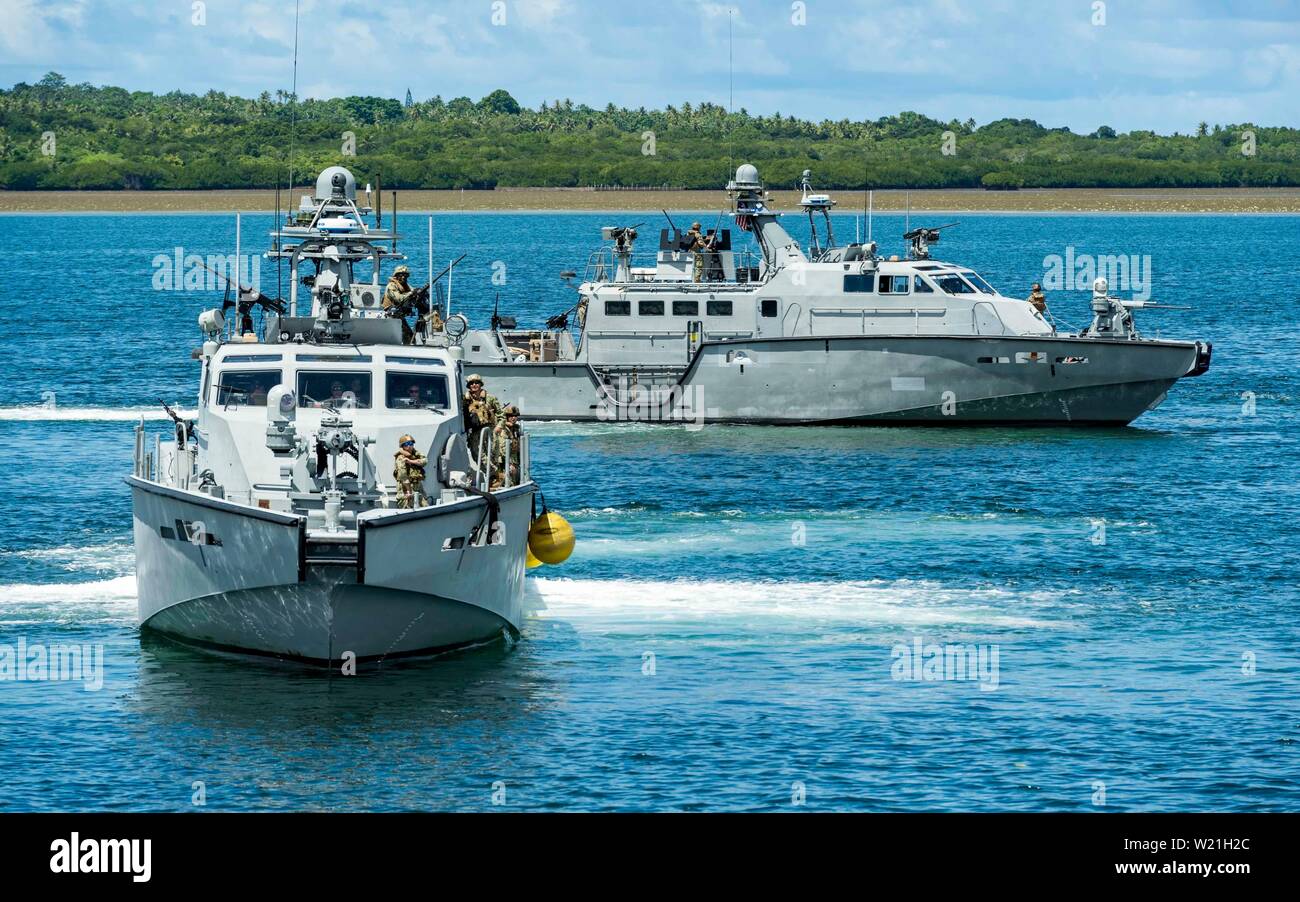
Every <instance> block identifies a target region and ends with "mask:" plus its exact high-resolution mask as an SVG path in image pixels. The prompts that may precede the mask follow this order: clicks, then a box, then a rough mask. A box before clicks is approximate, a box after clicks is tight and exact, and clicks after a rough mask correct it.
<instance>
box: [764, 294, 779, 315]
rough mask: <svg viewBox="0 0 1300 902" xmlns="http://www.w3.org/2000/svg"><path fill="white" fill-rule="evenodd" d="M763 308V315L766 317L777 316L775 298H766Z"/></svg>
mask: <svg viewBox="0 0 1300 902" xmlns="http://www.w3.org/2000/svg"><path fill="white" fill-rule="evenodd" d="M761 306H762V313H763V315H764V316H776V299H775V298H765V299H764V300H763V303H762V305H761Z"/></svg>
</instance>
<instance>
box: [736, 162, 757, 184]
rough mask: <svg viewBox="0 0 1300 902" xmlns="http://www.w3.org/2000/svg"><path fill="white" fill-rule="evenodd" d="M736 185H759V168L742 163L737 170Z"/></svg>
mask: <svg viewBox="0 0 1300 902" xmlns="http://www.w3.org/2000/svg"><path fill="white" fill-rule="evenodd" d="M736 184H738V185H757V184H758V167H756V166H754V165H753V164H751V163H742V164H740V166H738V167H737V168H736Z"/></svg>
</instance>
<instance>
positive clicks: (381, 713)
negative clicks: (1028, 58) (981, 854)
mask: <svg viewBox="0 0 1300 902" xmlns="http://www.w3.org/2000/svg"><path fill="white" fill-rule="evenodd" d="M658 216H659V214H658V213H655V214H646V216H645V217H644V218H645V219H646V220H647V221H650V220H654V219H655V218H656V217H658ZM617 221H618V220H617V219H616V218H615V217H606V216H597V215H588V214H574V215H542V214H535V215H505V214H501V215H459V216H452V215H446V216H440V217H438V218H437V220H436V235H437V240H438V247H439V256H440V257H442V256H449V255H452V253H453V251H452V250H451V249H452V248H454V249H455V251H454V253H460V252H461V251H462V250H467V251H469V253H470V256H469V257H468V258H467V260H466V263H465V264H464V267H465V268H464V271H463V273H461V271H460V270H458V273H461V274H460V275H459V276H458V279H457V281H456V283H455V286H454V292H455V295H454V298H453V304H454V306H455V307H456V308H457V309H463V310H466V311H467V312H470V313H472V314H473V315H474V316H475V317H476V318H478V319H480V320H481V319H482V318H483V317H485V316H486V315H487V314H488V313H489V312H490V309H491V305H492V295H493V292H494V291H497V290H500V292H501V304H502V308H503V310H509V311H510V312H513V313H516V314H518V315H519V317H520V319H521V322H539V321H540V320H541V319H542V318H544V317H545V316H546V315H548V314H550V313H554V312H558V311H560V310H562V309H564V308H565V307H567V306H568V305H569V304H570V303H571V302H572V300H571V292H570V290H569V289H566V287H565V286H564V284H563V283H561V281H560V280H559V278H558V275H557V274H558V273H559V271H560V270H562V269H567V268H573V267H574V266H575V265H577V267H578V268H579V270H581V263H582V262H583V261H584V260H585V259H586V254H587V252H588V251H589V250H590V249H591V246H592V245H593V244H594V243H595V242H594V240H593V239H595V238H596V235H597V232H596V228H597V227H599V226H600V225H602V224H613V223H614V222H617ZM266 227H269V218H268V217H252V216H249V217H245V219H244V229H243V236H244V241H245V247H246V248H247V247H248V242H250V241H253V242H257V241H260V240H261V239H260V234H261V233H262V232H264V230H265V228H266ZM407 228H408V229H409V230H411V231H412V232H413V234H415V235H417V236H418V237H417V239H416V240H414V241H412V242H411V244H410V246H408V247H407V250H408V251H409V252H411V253H412V254H416V253H417V246H418V248H419V256H420V257H421V259H419V260H414V261H412V265H413V269H414V270H415V276H416V277H417V280H418V281H420V282H422V281H423V277H422V276H421V273H422V272H424V271H425V270H426V269H427V266H426V264H425V261H424V260H423V242H424V238H423V235H424V228H425V226H424V223H423V221H422V220H421V219H420V218H418V217H417V216H415V215H411V216H410V218H409V219H408V220H407ZM853 228H854V224H853V221H852V218H851V217H845V218H843V219H842V220H841V223H840V229H841V233H842V234H843V233H844V232H845V231H847V233H848V234H852V232H853ZM875 229H876V237H877V239H879V238H880V236H881V235H892V234H895V233H897V232H899V231H901V221H898V218H897V217H892V218H891V217H877V218H876V221H875ZM796 231H798V230H796ZM233 240H234V225H233V221H232V218H231V217H221V216H129V217H121V218H115V217H108V216H40V217H36V216H34V217H22V216H7V217H0V259H2V260H3V261H4V273H5V276H6V279H5V282H6V300H5V301H4V311H5V322H4V327H3V331H2V332H0V343H2V344H0V348H3V351H4V362H5V365H4V367H3V369H2V370H0V434H2V435H3V437H4V441H2V442H0V471H2V472H3V473H4V474H5V477H6V478H5V479H4V480H3V481H2V482H0V486H3V488H0V491H2V492H3V493H4V496H3V497H4V504H3V505H0V646H4V645H9V646H13V645H15V644H16V643H17V642H19V641H20V640H21V641H24V642H26V643H28V644H29V645H35V644H46V645H52V644H56V643H87V644H92V645H93V644H102V645H103V647H104V661H105V665H104V684H103V687H102V688H101V689H99V690H98V691H86V690H85V689H84V688H83V686H82V685H81V684H80V683H58V682H53V683H51V682H33V681H28V682H14V681H0V717H2V718H3V723H4V729H3V730H0V810H31V809H35V810H50V809H53V810H63V809H83V808H89V809H114V810H150V809H181V810H184V809H189V808H190V807H191V804H192V796H193V795H194V792H195V789H194V788H193V784H194V783H195V781H202V782H203V784H204V789H205V792H206V807H207V808H208V809H212V810H234V809H241V810H242V809H294V810H296V809H313V810H314V809H329V810H352V809H363V810H368V809H378V810H429V809H454V810H480V809H491V808H492V807H493V801H494V784H495V792H496V800H497V801H504V803H505V805H506V807H508V808H513V809H523V810H554V809H620V810H645V809H650V810H658V809H669V810H719V809H727V810H737V809H739V810H787V809H791V808H792V800H793V799H794V798H795V797H797V796H798V795H800V794H801V793H802V794H803V795H804V798H805V805H806V807H808V808H810V809H833V810H891V811H892V810H931V809H957V810H1092V809H1094V808H1095V807H1098V806H1097V805H1096V802H1098V801H1099V800H1100V798H1101V796H1102V795H1104V800H1105V807H1106V809H1108V810H1166V809H1176V810H1296V809H1297V808H1300V788H1298V787H1297V778H1300V759H1298V758H1297V756H1298V755H1300V748H1298V746H1297V739H1300V660H1298V652H1297V648H1298V647H1300V642H1298V640H1300V628H1298V626H1297V624H1298V623H1300V590H1298V589H1297V564H1298V563H1300V551H1298V550H1297V544H1298V540H1300V529H1298V528H1297V520H1298V517H1297V513H1296V512H1297V510H1300V491H1298V490H1297V483H1298V481H1300V468H1298V467H1297V462H1298V461H1300V453H1297V452H1298V451H1300V438H1298V436H1297V428H1296V427H1297V420H1296V379H1295V376H1294V368H1295V366H1296V362H1297V360H1300V353H1298V352H1300V343H1298V342H1297V340H1296V337H1295V336H1296V332H1295V327H1294V325H1293V323H1292V320H1293V319H1294V318H1295V315H1296V313H1297V310H1298V309H1300V303H1298V300H1300V299H1298V297H1297V295H1298V294H1300V289H1297V285H1300V278H1297V275H1298V273H1297V269H1298V266H1297V263H1296V261H1297V260H1300V220H1297V219H1295V218H1287V217H1268V218H1265V217H1173V216H1151V217H1136V216H1134V217H1128V216H1124V217H1119V216H1116V217H1101V216H1093V217H1088V216H1047V217H1031V216H1008V217H996V216H975V217H967V218H966V219H965V221H964V222H963V223H962V224H961V226H960V227H959V228H957V229H951V230H947V231H945V233H944V243H943V244H942V245H941V250H942V254H940V256H943V257H946V258H950V259H955V260H960V261H963V262H967V263H969V264H971V265H973V266H975V267H976V268H977V269H978V270H979V271H980V272H981V273H982V274H983V275H984V276H985V277H986V278H989V279H990V280H991V281H992V282H993V283H994V284H996V285H998V286H1000V287H1002V288H1003V289H1004V290H1005V291H1007V292H1008V293H1019V291H1021V290H1022V286H1027V284H1028V283H1029V282H1032V281H1034V280H1035V279H1041V278H1042V274H1043V258H1044V257H1045V256H1047V255H1049V254H1062V255H1064V254H1065V253H1066V248H1067V246H1073V247H1074V248H1075V252H1076V253H1093V254H1108V253H1116V254H1118V253H1123V254H1137V255H1150V257H1151V268H1152V271H1153V274H1154V286H1153V290H1152V294H1153V296H1154V297H1155V298H1156V299H1157V300H1162V301H1165V302H1167V303H1172V304H1182V305H1187V306H1188V307H1189V308H1190V309H1188V310H1170V311H1161V312H1159V313H1157V312H1155V311H1146V312H1145V313H1139V325H1140V326H1142V327H1144V328H1145V329H1146V330H1147V331H1149V332H1151V333H1154V332H1155V331H1156V330H1157V329H1158V330H1159V331H1160V333H1161V334H1162V335H1163V336H1165V337H1188V338H1204V339H1210V340H1212V341H1213V342H1214V344H1215V361H1214V367H1213V369H1212V370H1211V371H1210V373H1209V374H1208V375H1206V376H1205V377H1203V378H1200V379H1196V380H1188V381H1186V382H1184V383H1181V384H1180V385H1178V386H1176V387H1175V389H1174V390H1173V391H1171V393H1170V395H1169V399H1168V401H1167V402H1166V403H1165V404H1164V405H1163V406H1162V407H1160V408H1159V409H1157V410H1155V411H1153V412H1151V413H1149V414H1147V415H1145V416H1144V417H1142V418H1141V419H1140V420H1139V421H1138V422H1137V423H1136V424H1135V426H1133V427H1130V428H1127V429H1118V430H1066V429H1039V430H1033V429H1031V430H1012V429H962V430H942V429H912V428H892V429H876V428H868V429H838V428H834V429H793V428H792V429H786V428H751V427H743V428H728V427H721V426H718V427H712V426H711V427H708V428H705V429H703V430H701V431H688V430H686V429H683V428H680V427H675V426H638V425H631V426H615V425H577V424H569V423H543V424H537V425H535V426H534V427H533V431H534V435H535V440H534V443H533V449H534V470H535V473H536V474H537V476H538V478H539V480H540V481H541V482H542V485H543V488H544V491H545V493H546V497H547V499H548V501H549V502H550V503H551V505H552V506H554V507H556V508H558V509H559V510H561V511H562V512H563V513H565V515H566V516H568V517H569V518H570V520H571V521H572V522H573V524H574V526H575V529H576V531H577V535H578V549H577V551H576V552H575V554H574V556H573V558H571V559H570V561H569V562H568V563H566V564H565V565H564V566H562V567H559V568H545V569H543V570H540V571H535V574H536V575H535V576H534V577H533V578H531V579H530V592H531V593H532V594H533V596H534V600H535V601H536V602H537V604H538V606H539V607H540V608H542V610H540V611H539V612H538V613H537V614H536V615H535V616H533V617H532V618H531V619H530V620H529V621H528V622H527V624H526V626H525V628H524V631H523V636H522V639H521V640H520V641H519V642H518V643H517V644H515V645H514V646H513V647H505V646H502V645H498V646H495V647H489V648H486V649H481V650H477V651H473V652H466V653H461V654H456V655H450V656H445V657H443V658H440V659H437V660H433V661H424V662H412V663H402V664H400V665H390V666H386V667H384V668H383V669H381V670H377V671H374V670H372V671H368V672H363V673H362V674H361V675H360V676H357V677H354V678H343V677H326V676H322V675H320V674H319V673H315V672H303V671H301V670H298V669H286V668H281V667H278V666H273V665H267V664H249V663H244V662H241V661H236V660H230V659H224V658H215V657H210V656H207V655H204V654H201V653H197V652H194V651H191V650H188V649H183V648H177V647H174V646H172V645H170V644H167V643H164V642H160V641H158V640H150V639H148V638H146V639H145V640H143V641H142V639H141V637H140V636H139V634H138V633H137V631H136V629H135V626H134V614H135V596H134V591H135V587H134V578H133V575H132V573H133V555H132V549H131V544H130V528H131V512H130V497H129V495H128V493H127V491H126V488H125V486H124V485H123V483H122V480H121V477H122V475H123V474H124V473H125V472H127V470H128V469H129V465H130V451H131V427H132V422H133V421H134V420H135V419H136V418H138V417H139V415H140V414H141V413H142V412H143V413H145V414H147V415H149V416H151V417H152V416H155V415H156V407H155V401H156V399H157V398H159V397H162V398H165V399H167V400H174V399H176V400H181V401H185V400H187V399H189V398H190V397H191V396H192V394H193V391H194V389H193V384H192V383H193V380H194V377H195V365H194V364H193V363H192V362H191V361H190V360H189V355H188V351H189V348H190V347H192V346H194V345H195V344H197V339H198V336H197V332H196V330H195V328H194V318H195V316H196V315H197V313H198V312H199V311H200V310H201V309H203V307H205V306H208V305H210V304H211V303H212V302H213V296H211V295H204V294H201V293H194V292H158V291H154V290H153V289H152V287H151V279H152V276H153V274H154V268H153V267H152V265H151V261H152V260H153V259H154V257H155V255H157V254H171V253H173V249H174V247H176V246H177V245H180V246H182V247H184V248H185V251H186V252H194V253H201V254H208V253H214V254H215V253H219V252H226V253H228V252H229V251H230V249H231V246H232V245H233ZM895 243H898V242H895ZM443 249H446V250H445V251H444V250H443ZM884 249H885V250H886V252H893V251H895V250H897V251H901V244H900V247H898V248H890V247H888V246H886V247H885V248H884ZM497 262H501V263H504V264H505V269H504V272H505V273H506V276H507V278H506V284H505V286H503V287H502V286H494V285H493V284H492V283H491V281H490V277H491V275H492V273H493V272H494V271H498V270H494V268H493V264H494V263H497ZM52 273H55V275H52ZM261 277H262V284H263V287H264V289H267V290H268V291H269V292H270V293H274V286H275V278H276V274H275V271H274V269H273V268H271V267H270V266H269V265H265V266H264V267H263V270H262V273H261ZM1052 301H1053V304H1054V306H1055V307H1056V309H1057V310H1058V312H1059V314H1060V315H1061V316H1062V318H1063V319H1064V320H1066V321H1067V322H1071V323H1079V322H1081V321H1083V320H1084V319H1085V318H1086V317H1087V315H1088V314H1087V302H1086V297H1085V296H1084V295H1083V294H1081V293H1073V294H1067V293H1064V292H1057V293H1055V294H1054V295H1053V296H1052ZM43 405H53V406H43ZM1252 410H1253V413H1252ZM157 425H158V426H159V428H161V426H162V424H161V423H159V424H157ZM918 641H919V642H920V643H921V646H922V647H923V648H924V647H925V646H926V645H932V644H938V645H943V644H946V643H961V644H965V645H974V646H978V647H980V648H982V649H984V651H985V652H986V653H988V654H989V655H991V654H992V652H994V651H996V653H997V658H996V663H997V667H996V670H995V671H993V672H991V676H992V677H993V678H992V679H985V680H984V681H983V682H982V683H981V681H980V680H928V679H919V680H915V679H895V676H898V675H899V674H898V672H897V667H896V656H895V654H894V652H895V646H899V645H902V646H906V647H908V648H912V647H914V643H916V642H918ZM988 660H991V659H988ZM921 675H924V674H921ZM986 675H988V674H986ZM994 684H996V686H995V685H994ZM1102 784H1104V788H1102ZM502 787H504V794H503V793H502V791H501V790H502ZM1099 793H1100V794H1099ZM503 795H504V797H503Z"/></svg>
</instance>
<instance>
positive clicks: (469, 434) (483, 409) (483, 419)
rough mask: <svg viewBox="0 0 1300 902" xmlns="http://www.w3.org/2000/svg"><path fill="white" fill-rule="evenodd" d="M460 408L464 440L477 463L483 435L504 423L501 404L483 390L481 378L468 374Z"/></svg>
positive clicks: (477, 375) (474, 374)
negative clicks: (463, 426) (463, 422)
mask: <svg viewBox="0 0 1300 902" xmlns="http://www.w3.org/2000/svg"><path fill="white" fill-rule="evenodd" d="M460 406H461V415H462V416H463V417H464V420H465V440H466V441H467V442H469V450H470V454H472V455H474V459H475V460H476V461H477V460H478V454H479V443H480V442H483V441H484V438H483V436H484V434H485V433H488V432H490V431H491V430H493V429H495V428H496V427H497V426H498V425H500V424H501V423H502V422H504V421H505V415H504V413H503V411H502V410H501V402H500V401H498V400H497V399H496V398H494V397H492V396H491V395H489V394H488V393H487V391H486V390H485V389H484V388H483V377H482V376H480V375H479V374H478V373H470V375H469V378H468V379H466V380H465V395H464V397H462V398H461V405H460ZM483 463H487V461H483Z"/></svg>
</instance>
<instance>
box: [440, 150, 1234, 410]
mask: <svg viewBox="0 0 1300 902" xmlns="http://www.w3.org/2000/svg"><path fill="white" fill-rule="evenodd" d="M808 175H809V174H808V173H805V178H804V183H803V188H804V192H803V197H802V200H801V203H800V206H801V208H802V210H803V212H804V213H805V214H806V215H807V216H808V218H809V221H810V223H811V224H812V239H811V242H810V246H809V248H808V249H807V250H805V249H804V248H802V247H801V246H800V244H799V242H797V241H796V240H795V239H794V238H792V237H791V236H790V234H789V233H788V232H787V231H786V230H785V229H784V228H782V226H781V224H780V222H779V215H780V214H778V213H775V212H773V211H771V210H770V209H769V208H768V206H767V200H768V194H767V192H766V190H765V189H764V187H763V184H762V183H761V182H760V181H759V176H758V170H757V169H756V168H755V167H754V166H752V165H748V164H746V165H742V166H740V167H739V168H738V169H737V170H736V175H735V178H734V179H733V180H732V181H731V182H730V183H729V184H728V185H727V192H728V195H729V197H730V198H731V199H732V201H733V208H732V211H733V212H732V217H733V219H734V222H735V225H736V227H737V228H738V229H739V230H740V231H741V232H746V233H749V234H750V235H752V236H753V238H754V239H755V242H756V244H757V248H758V252H757V254H754V255H753V256H749V255H746V254H742V253H738V252H737V251H736V250H735V249H733V246H732V235H731V230H730V229H715V230H712V231H710V232H708V233H707V235H708V238H709V240H710V245H709V247H708V249H706V250H704V251H699V250H698V249H692V248H693V245H694V244H695V239H694V236H691V237H688V236H687V234H686V233H683V232H680V231H678V230H677V229H676V228H675V227H670V228H666V229H663V230H661V231H660V233H659V247H658V251H657V254H656V256H655V259H654V261H653V265H642V266H638V265H636V264H635V263H634V248H635V242H636V239H637V232H636V230H635V229H634V228H617V227H607V228H605V229H604V230H603V237H604V238H605V239H606V241H607V242H608V244H606V245H605V246H603V247H601V248H600V249H599V250H598V251H596V252H595V253H594V254H593V255H592V257H591V259H590V261H589V263H588V267H587V273H586V276H585V279H584V281H583V282H582V283H581V285H580V286H579V287H578V295H579V300H578V303H577V305H576V306H575V307H574V308H571V309H570V310H569V311H568V312H566V313H565V314H561V315H559V316H556V317H552V318H551V320H549V321H548V323H547V328H545V329H540V330H529V329H520V328H518V327H517V325H516V324H515V322H514V321H513V320H512V319H511V318H509V317H499V316H494V317H493V323H492V328H490V329H486V330H470V331H469V332H468V333H467V334H466V335H464V336H461V337H458V338H456V339H455V340H456V341H457V342H459V343H463V346H464V352H465V360H466V361H467V362H468V363H469V364H471V365H472V366H473V368H474V369H475V370H476V371H477V372H479V373H482V374H483V376H484V377H485V378H486V379H487V381H488V386H489V387H490V389H491V391H492V392H493V393H494V394H496V395H499V396H501V397H507V398H511V399H513V400H515V401H517V402H518V403H519V404H520V406H521V407H522V408H523V411H524V414H525V416H527V417H528V418H531V419H564V420H605V421H612V422H685V423H695V424H702V423H713V422H728V423H770V424H782V423H783V424H890V423H896V424H940V425H956V424H1035V425H1046V424H1071V425H1098V426H1122V425H1125V424H1127V423H1130V422H1132V421H1133V420H1134V419H1135V418H1136V417H1138V416H1140V415H1141V414H1142V413H1143V412H1144V411H1147V410H1150V409H1152V408H1154V407H1156V406H1157V405H1158V404H1160V403H1161V402H1162V401H1163V400H1164V399H1165V396H1166V393H1167V392H1168V390H1169V388H1170V387H1171V386H1172V385H1173V384H1174V383H1175V382H1177V381H1178V380H1179V379H1182V378H1185V377H1190V376H1198V375H1200V374H1202V373H1204V372H1205V371H1206V370H1207V369H1208V368H1209V365H1210V355H1211V350H1212V348H1211V345H1210V344H1209V343H1204V342H1199V341H1167V340H1159V339H1151V338H1147V337H1144V336H1142V335H1140V334H1139V333H1138V331H1137V329H1136V327H1135V325H1134V319H1133V311H1134V310H1135V309H1137V308H1141V307H1144V306H1146V307H1152V306H1160V305H1155V304H1151V303H1150V302H1144V301H1140V300H1122V299H1120V298H1117V297H1113V296H1111V294H1110V292H1109V290H1108V288H1109V287H1108V285H1107V284H1106V281H1105V280H1104V279H1098V280H1097V281H1096V283H1094V286H1093V297H1092V312H1093V318H1092V322H1091V324H1090V325H1089V326H1088V327H1087V328H1086V329H1084V330H1081V331H1080V332H1078V333H1077V334H1066V333H1062V332H1059V331H1058V330H1057V328H1056V326H1055V325H1054V324H1053V323H1052V322H1050V321H1048V320H1047V319H1046V318H1044V316H1043V315H1042V314H1041V313H1039V312H1038V311H1037V310H1036V309H1035V308H1034V306H1033V305H1032V304H1030V303H1029V302H1027V301H1025V300H1022V299H1018V298H1010V297H1005V296H1004V295H1002V294H1001V293H999V292H998V291H997V290H996V289H995V288H993V287H992V286H991V285H990V284H989V283H988V282H987V281H986V280H984V279H983V278H981V277H980V276H979V275H978V274H977V273H975V272H974V271H973V270H972V269H971V268H970V267H967V266H962V265H959V264H956V263H946V262H942V261H939V260H935V259H933V258H932V257H931V253H930V245H932V244H934V243H935V242H936V241H938V239H939V229H937V228H917V229H911V230H910V231H908V232H907V233H906V234H905V235H904V236H903V237H904V238H905V239H906V241H907V242H908V245H909V252H908V253H907V255H906V256H905V258H901V259H900V258H899V257H897V256H891V257H884V256H882V255H881V254H879V253H878V252H877V247H876V245H875V243H874V242H864V243H852V244H847V245H842V246H841V245H837V244H836V243H835V240H834V234H833V232H832V231H831V216H830V211H831V208H832V207H833V206H834V201H833V200H831V199H830V197H828V196H827V195H825V194H813V193H812V191H811V186H810V182H809V178H808ZM819 218H820V219H821V220H822V221H823V222H824V230H823V231H824V236H819V235H818V232H817V220H818V219H819ZM670 225H671V222H670ZM941 228H942V227H941ZM823 242H824V243H823ZM697 256H698V257H700V263H699V264H697V262H696V260H697ZM697 265H699V266H701V267H702V269H703V272H702V273H701V278H700V280H699V281H696V267H697ZM574 313H576V315H577V327H578V330H579V334H578V335H576V336H575V334H574V332H573V331H572V330H571V329H570V326H569V315H570V314H574Z"/></svg>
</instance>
